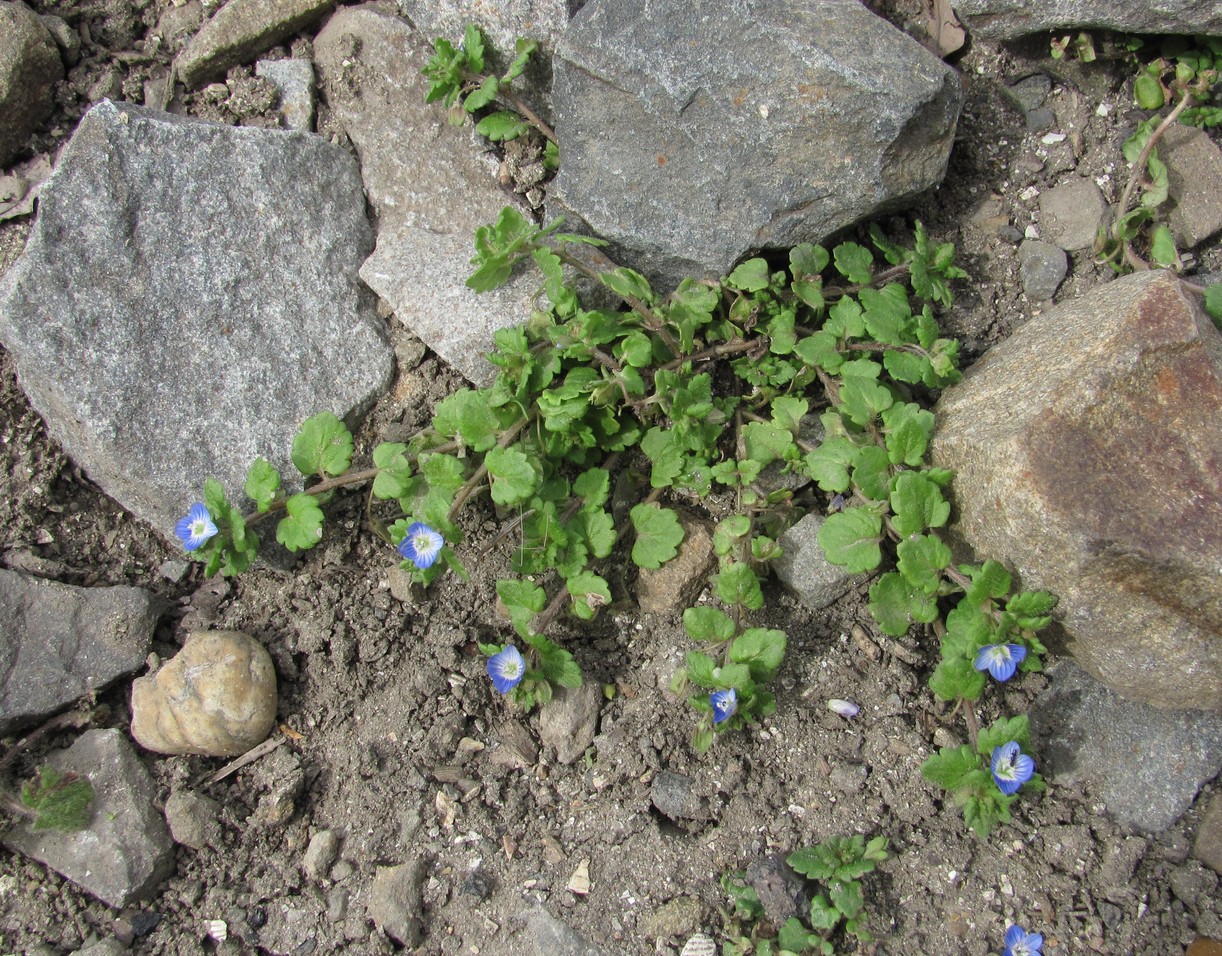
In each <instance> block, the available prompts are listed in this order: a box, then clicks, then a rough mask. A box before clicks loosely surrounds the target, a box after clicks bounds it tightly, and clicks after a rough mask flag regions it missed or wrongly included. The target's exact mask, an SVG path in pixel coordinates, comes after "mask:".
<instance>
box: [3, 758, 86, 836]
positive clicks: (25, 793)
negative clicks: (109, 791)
mask: <svg viewBox="0 0 1222 956" xmlns="http://www.w3.org/2000/svg"><path fill="white" fill-rule="evenodd" d="M93 796H94V794H93V785H92V784H90V782H89V780H88V778H86V777H81V776H78V775H77V774H75V773H73V772H72V771H68V772H67V773H64V772H61V771H59V770H56V769H55V768H54V767H43V768H42V769H41V770H39V772H38V776H37V777H35V778H34V779H33V780H27V781H26V782H25V783H23V784H22V785H21V802H22V804H24V805H25V806H26V807H28V808H29V809H31V810H33V811H34V823H33V825H32V827H31V829H33V830H60V831H63V832H71V831H74V830H84V829H85V827H87V826H88V825H89V817H90V808H91V806H92V804H93Z"/></svg>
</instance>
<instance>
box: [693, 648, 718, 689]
mask: <svg viewBox="0 0 1222 956" xmlns="http://www.w3.org/2000/svg"><path fill="white" fill-rule="evenodd" d="M686 660H687V674H688V677H690V678H691V681H692V683H693V684H696V685H697V686H698V687H703V688H705V689H706V690H711V689H713V688H715V687H716V686H717V678H716V677H715V676H714V673H715V672H716V670H717V662H716V661H714V660H713V658H711V657H709V655H708V654H704V653H702V652H700V651H688V652H687V658H686Z"/></svg>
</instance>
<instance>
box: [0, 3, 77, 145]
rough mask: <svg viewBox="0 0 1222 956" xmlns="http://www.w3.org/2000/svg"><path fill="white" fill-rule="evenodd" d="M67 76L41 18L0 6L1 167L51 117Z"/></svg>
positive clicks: (15, 6) (18, 7)
mask: <svg viewBox="0 0 1222 956" xmlns="http://www.w3.org/2000/svg"><path fill="white" fill-rule="evenodd" d="M63 78H64V64H63V61H62V60H61V59H60V57H59V49H58V48H57V47H56V46H55V41H54V40H53V39H52V38H51V34H50V33H48V32H47V28H46V27H45V26H43V25H42V23H41V21H40V20H39V19H38V16H37V14H35V13H34V11H33V10H31V9H30V8H29V7H27V6H26V5H25V4H24V3H7V2H0V166H4V165H5V164H7V163H8V161H9V160H10V159H12V158H13V157H14V156H15V155H16V154H17V152H18V150H20V149H21V148H22V147H23V146H24V145H25V141H26V139H28V138H29V135H30V134H31V133H32V132H34V130H35V128H36V127H37V126H38V124H39V123H41V122H42V121H43V120H44V119H46V117H47V116H48V114H50V112H51V108H52V107H53V106H54V105H55V101H54V98H53V94H54V93H55V84H56V83H58V82H59V81H60V80H62V79H63Z"/></svg>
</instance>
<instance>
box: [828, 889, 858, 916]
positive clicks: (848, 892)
mask: <svg viewBox="0 0 1222 956" xmlns="http://www.w3.org/2000/svg"><path fill="white" fill-rule="evenodd" d="M827 889H828V896H830V897H831V901H832V905H833V906H834V907H836V909H838V910H840V912H841V913H842V914H843V915H844V916H845V917H846V918H847V919H852V918H853V917H855V916H857V915H858V914H859V913H860V912H861V909H862V907H863V906H865V903H866V901H865V899H864V898H863V897H862V895H861V884H860V883H858V882H857V881H856V880H832V881H831V882H830V883H828V885H827Z"/></svg>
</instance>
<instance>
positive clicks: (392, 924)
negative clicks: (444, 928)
mask: <svg viewBox="0 0 1222 956" xmlns="http://www.w3.org/2000/svg"><path fill="white" fill-rule="evenodd" d="M423 881H424V865H423V864H422V863H421V862H419V861H417V862H414V863H401V864H399V865H398V866H379V867H378V869H377V873H376V874H375V875H374V878H373V884H372V885H371V886H370V888H369V902H368V911H369V918H370V919H371V920H373V922H374V925H375V926H377V927H378V929H380V930H381V931H382V932H384V933H385V934H386V935H387V936H389V937H390V938H391V939H393V940H395V941H396V942H398V943H402V944H403V945H404V946H414V945H415V944H416V943H417V942H419V940H420V936H421V934H422V933H423V931H424V924H423V922H422V920H421V918H420V914H421V912H422V910H423V905H422V903H421V899H420V885H421V883H422V882H423Z"/></svg>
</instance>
